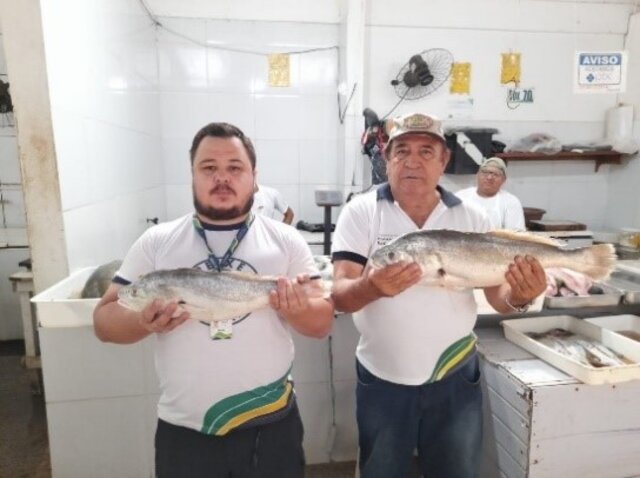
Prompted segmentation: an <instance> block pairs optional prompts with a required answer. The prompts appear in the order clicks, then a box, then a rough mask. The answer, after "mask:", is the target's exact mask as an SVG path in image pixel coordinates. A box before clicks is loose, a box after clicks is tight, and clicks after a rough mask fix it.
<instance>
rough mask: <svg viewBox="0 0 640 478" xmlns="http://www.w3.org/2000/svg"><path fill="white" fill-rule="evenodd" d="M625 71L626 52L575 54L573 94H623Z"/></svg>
mask: <svg viewBox="0 0 640 478" xmlns="http://www.w3.org/2000/svg"><path fill="white" fill-rule="evenodd" d="M626 70H627V52H626V51H611V52H576V67H575V72H576V74H575V84H574V92H575V93H621V92H624V90H625V86H626V76H627V71H626Z"/></svg>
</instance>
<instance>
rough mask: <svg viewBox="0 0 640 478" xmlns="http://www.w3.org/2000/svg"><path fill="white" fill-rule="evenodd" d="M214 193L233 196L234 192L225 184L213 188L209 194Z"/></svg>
mask: <svg viewBox="0 0 640 478" xmlns="http://www.w3.org/2000/svg"><path fill="white" fill-rule="evenodd" d="M215 193H233V194H235V193H236V192H235V191H234V190H233V189H231V188H230V187H229V186H227V185H226V184H219V185H217V186H215V187H214V188H213V189H212V190H211V194H215Z"/></svg>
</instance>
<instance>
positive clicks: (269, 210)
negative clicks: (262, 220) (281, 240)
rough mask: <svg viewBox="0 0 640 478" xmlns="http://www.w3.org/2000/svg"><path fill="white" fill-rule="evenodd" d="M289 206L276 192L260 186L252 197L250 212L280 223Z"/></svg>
mask: <svg viewBox="0 0 640 478" xmlns="http://www.w3.org/2000/svg"><path fill="white" fill-rule="evenodd" d="M288 208H289V205H288V204H287V202H286V201H285V200H284V198H283V197H282V194H280V193H279V192H278V190H276V189H273V188H270V187H268V186H263V185H262V184H260V185H259V186H258V190H257V191H256V192H255V193H254V195H253V207H252V210H253V212H255V213H259V214H263V215H265V216H267V217H270V218H272V219H276V220H278V221H282V219H283V217H284V213H285V212H287V209H288Z"/></svg>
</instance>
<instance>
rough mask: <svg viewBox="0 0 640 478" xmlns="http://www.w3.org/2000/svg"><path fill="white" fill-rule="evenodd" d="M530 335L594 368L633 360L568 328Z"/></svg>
mask: <svg viewBox="0 0 640 478" xmlns="http://www.w3.org/2000/svg"><path fill="white" fill-rule="evenodd" d="M527 335H528V336H529V337H531V338H532V339H534V340H537V341H538V342H540V343H541V344H543V345H545V346H547V347H549V348H550V349H551V350H554V351H555V352H558V353H560V354H562V355H564V356H566V357H569V358H570V359H572V360H575V361H576V362H579V363H581V364H583V365H587V366H589V367H594V368H602V367H619V366H621V365H628V364H632V363H633V361H632V360H630V359H628V358H627V357H624V356H622V355H620V354H618V353H616V352H614V351H613V350H611V349H610V348H609V347H607V346H605V345H603V344H601V343H600V342H596V341H594V340H591V339H588V338H587V337H584V336H582V335H579V334H574V333H573V332H569V331H568V330H565V329H561V328H556V329H551V330H548V331H547V332H529V333H527Z"/></svg>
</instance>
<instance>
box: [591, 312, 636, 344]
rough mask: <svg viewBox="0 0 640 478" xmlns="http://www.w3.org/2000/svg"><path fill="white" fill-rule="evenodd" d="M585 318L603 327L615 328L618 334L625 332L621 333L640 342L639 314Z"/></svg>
mask: <svg viewBox="0 0 640 478" xmlns="http://www.w3.org/2000/svg"><path fill="white" fill-rule="evenodd" d="M585 320H586V321H587V322H590V323H592V324H596V325H597V326H599V327H602V328H603V329H608V330H613V331H614V332H617V333H618V334H620V333H621V332H624V333H622V334H620V335H623V336H625V337H629V338H630V339H632V340H636V341H639V342H640V317H638V316H637V315H631V314H623V315H604V316H602V317H593V318H591V319H585Z"/></svg>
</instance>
